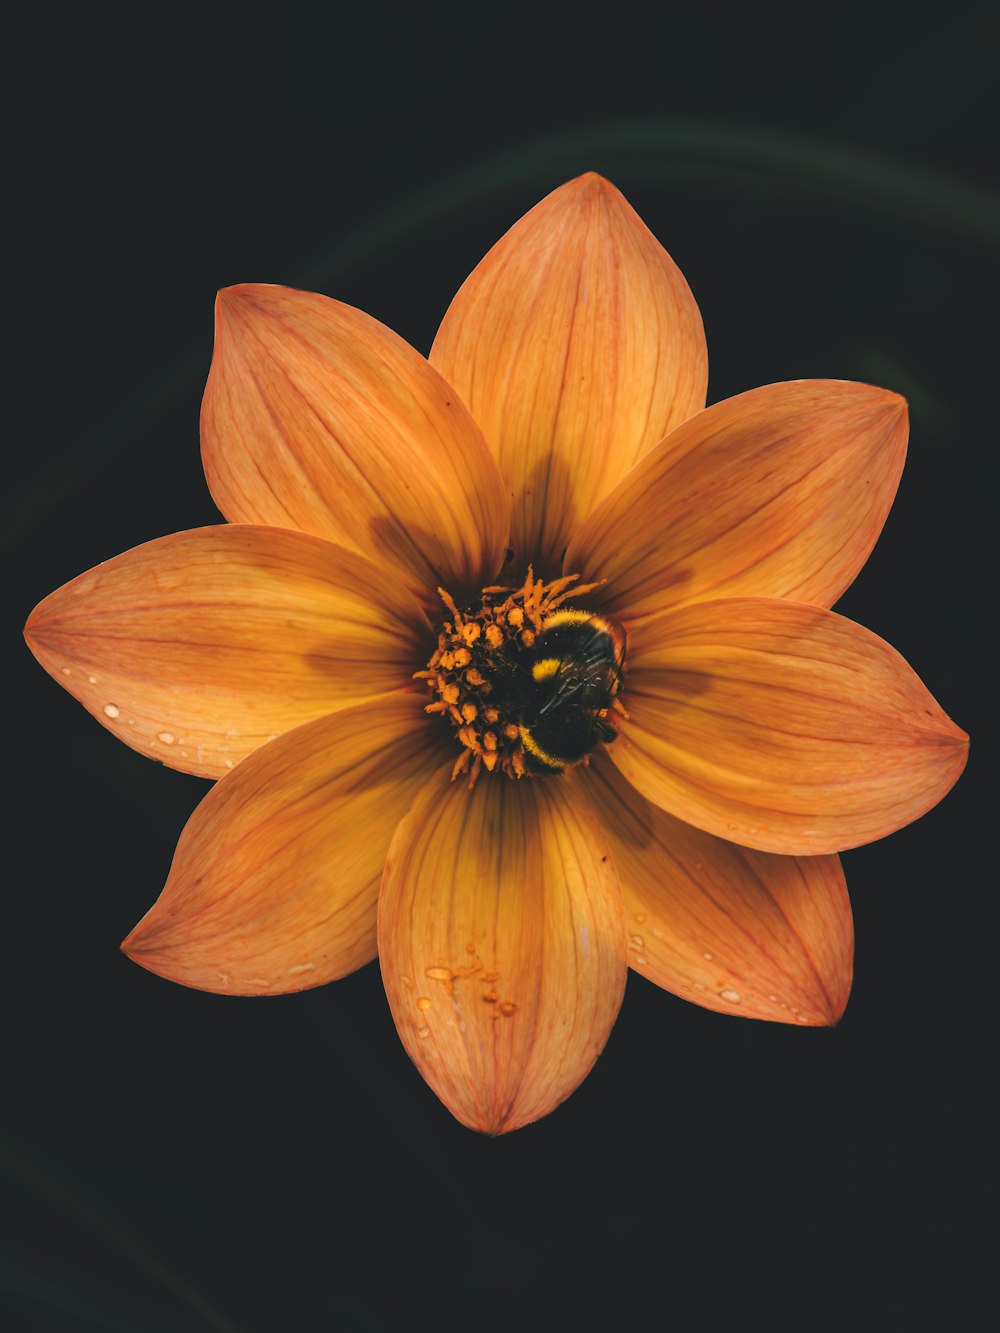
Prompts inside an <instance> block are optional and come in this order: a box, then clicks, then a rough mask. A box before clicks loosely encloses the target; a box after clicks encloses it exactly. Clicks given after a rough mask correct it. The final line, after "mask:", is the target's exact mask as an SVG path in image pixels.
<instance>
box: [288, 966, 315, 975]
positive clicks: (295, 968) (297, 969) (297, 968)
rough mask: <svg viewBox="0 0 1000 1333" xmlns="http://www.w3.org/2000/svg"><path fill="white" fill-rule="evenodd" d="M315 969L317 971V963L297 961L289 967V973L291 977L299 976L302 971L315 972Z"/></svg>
mask: <svg viewBox="0 0 1000 1333" xmlns="http://www.w3.org/2000/svg"><path fill="white" fill-rule="evenodd" d="M315 971H316V964H315V963H295V964H294V965H293V966H292V967H290V968H289V969H288V975H289V976H290V977H294V976H298V975H299V973H300V972H315Z"/></svg>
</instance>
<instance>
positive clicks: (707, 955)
mask: <svg viewBox="0 0 1000 1333" xmlns="http://www.w3.org/2000/svg"><path fill="white" fill-rule="evenodd" d="M714 957H715V954H714V953H709V952H708V951H707V950H706V951H705V952H704V953H703V954H702V958H707V959H708V961H709V962H711V961H712V959H713V958H714Z"/></svg>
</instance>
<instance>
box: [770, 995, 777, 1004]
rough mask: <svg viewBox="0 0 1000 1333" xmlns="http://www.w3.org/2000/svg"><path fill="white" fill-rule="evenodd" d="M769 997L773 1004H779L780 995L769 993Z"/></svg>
mask: <svg viewBox="0 0 1000 1333" xmlns="http://www.w3.org/2000/svg"><path fill="white" fill-rule="evenodd" d="M767 998H768V999H769V1000H770V1001H771V1003H772V1004H777V1003H778V997H777V995H769V996H768V997H767Z"/></svg>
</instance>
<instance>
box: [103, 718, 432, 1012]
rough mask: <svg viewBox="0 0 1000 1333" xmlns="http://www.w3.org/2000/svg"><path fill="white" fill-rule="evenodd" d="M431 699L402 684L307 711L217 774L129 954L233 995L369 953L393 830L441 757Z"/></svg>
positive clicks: (184, 980)
mask: <svg viewBox="0 0 1000 1333" xmlns="http://www.w3.org/2000/svg"><path fill="white" fill-rule="evenodd" d="M421 703H422V700H421V699H420V698H419V697H418V696H416V695H412V694H405V693H402V692H401V693H398V694H392V695H384V696H382V697H381V698H378V699H371V700H369V701H368V702H367V703H364V704H359V705H358V706H357V707H355V708H347V709H344V711H343V712H340V713H334V714H332V715H331V716H329V717H323V718H320V719H319V720H318V721H316V722H307V723H306V724H305V726H302V727H297V728H296V730H295V731H291V732H288V733H287V734H286V735H284V736H281V737H279V738H278V740H276V741H273V742H272V743H271V744H270V745H265V746H263V747H262V748H261V749H260V750H258V751H257V752H256V753H255V754H253V755H251V756H250V758H248V759H247V760H246V762H245V763H243V764H241V765H240V767H239V768H238V769H237V770H236V772H235V773H232V774H230V775H229V777H227V778H225V779H224V780H223V781H222V782H220V783H218V784H217V785H216V786H214V787H213V788H212V790H211V791H210V792H209V793H208V795H207V796H206V797H205V799H204V800H203V801H202V803H201V804H200V805H199V806H198V808H197V810H195V812H194V814H193V815H192V816H191V819H190V820H189V821H188V824H187V827H186V828H185V829H184V832H183V834H182V835H181V840H180V842H179V844H178V846H177V851H176V853H175V855H174V861H173V865H172V866H171V867H170V877H169V878H168V880H167V883H166V886H165V887H164V890H163V892H162V893H161V894H160V897H159V898H158V899H157V901H156V903H155V904H154V905H153V907H152V908H151V909H150V910H149V911H148V912H147V913H146V915H145V916H144V917H143V919H142V920H141V921H140V922H139V924H138V925H137V926H136V928H135V929H134V930H133V931H132V933H131V935H129V937H128V939H126V940H125V942H124V944H123V945H122V948H123V949H124V950H125V952H126V953H127V954H128V955H129V957H130V958H132V959H133V960H134V961H135V962H137V963H140V964H141V965H142V966H143V967H147V968H149V970H150V971H151V972H157V973H158V974H159V975H160V976H162V977H167V978H168V979H169V980H170V981H179V982H181V984H182V985H185V986H194V987H196V988H197V989H198V990H210V991H219V992H224V993H227V994H233V995H277V994H282V993H284V992H285V991H295V990H303V989H304V988H306V987H308V986H321V985H322V984H323V983H324V982H327V981H332V980H333V979H334V978H336V977H342V976H344V975H346V974H347V973H348V972H353V971H354V970H355V968H358V967H361V966H362V965H363V964H364V963H367V962H370V961H371V959H373V958H374V957H375V922H376V904H377V901H378V890H379V884H380V882H381V879H382V866H383V863H384V861H385V856H386V852H387V851H388V848H389V843H390V840H391V839H392V835H393V832H394V830H395V828H396V825H397V824H398V823H399V821H400V819H401V818H402V817H403V815H404V814H405V813H406V811H407V810H408V809H409V806H410V804H411V803H412V801H413V797H414V795H415V793H416V791H417V789H418V788H419V787H420V785H421V784H422V783H426V782H427V780H428V778H429V777H430V775H431V774H433V773H434V771H435V770H436V769H438V768H439V767H440V763H441V748H440V746H439V745H438V744H437V739H436V734H435V733H436V729H435V728H434V726H433V723H430V722H429V720H428V719H427V718H426V716H425V715H424V713H423V709H422V707H421Z"/></svg>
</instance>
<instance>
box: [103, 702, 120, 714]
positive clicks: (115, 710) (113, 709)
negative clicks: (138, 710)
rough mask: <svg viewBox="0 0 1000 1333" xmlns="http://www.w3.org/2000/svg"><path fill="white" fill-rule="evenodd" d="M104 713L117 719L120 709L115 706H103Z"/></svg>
mask: <svg viewBox="0 0 1000 1333" xmlns="http://www.w3.org/2000/svg"><path fill="white" fill-rule="evenodd" d="M104 711H105V713H107V715H108V717H117V716H118V714H119V713H120V712H121V709H120V708H119V707H118V705H117V704H105V705H104Z"/></svg>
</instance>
